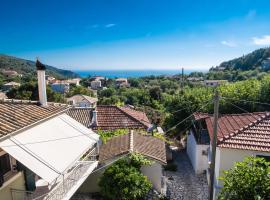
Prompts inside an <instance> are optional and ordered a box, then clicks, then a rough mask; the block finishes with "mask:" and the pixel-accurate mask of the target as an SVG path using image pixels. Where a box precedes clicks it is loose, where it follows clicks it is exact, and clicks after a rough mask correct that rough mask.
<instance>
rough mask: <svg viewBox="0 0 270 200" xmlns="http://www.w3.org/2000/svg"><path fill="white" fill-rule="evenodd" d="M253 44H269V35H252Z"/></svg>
mask: <svg viewBox="0 0 270 200" xmlns="http://www.w3.org/2000/svg"><path fill="white" fill-rule="evenodd" d="M252 40H253V44H255V45H270V35H264V36H262V37H253V38H252Z"/></svg>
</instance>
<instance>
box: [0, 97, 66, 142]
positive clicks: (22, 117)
mask: <svg viewBox="0 0 270 200" xmlns="http://www.w3.org/2000/svg"><path fill="white" fill-rule="evenodd" d="M67 108H68V106H67V105H66V104H54V103H48V106H46V107H42V106H39V105H38V103H37V102H33V101H31V102H30V101H21V100H4V101H1V102H0V137H3V136H5V135H8V134H10V133H12V132H14V131H17V130H19V129H21V128H24V127H27V126H30V125H32V124H33V123H36V122H38V121H41V120H43V119H45V118H47V117H50V116H52V115H54V114H57V113H59V112H61V111H64V110H66V109H67Z"/></svg>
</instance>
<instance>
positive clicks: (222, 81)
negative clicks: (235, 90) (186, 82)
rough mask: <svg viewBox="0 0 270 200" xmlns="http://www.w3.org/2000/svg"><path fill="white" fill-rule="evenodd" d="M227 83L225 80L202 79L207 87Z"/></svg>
mask: <svg viewBox="0 0 270 200" xmlns="http://www.w3.org/2000/svg"><path fill="white" fill-rule="evenodd" d="M226 83H228V81H227V80H204V81H203V82H202V84H203V85H204V86H208V87H216V86H219V85H223V84H226Z"/></svg>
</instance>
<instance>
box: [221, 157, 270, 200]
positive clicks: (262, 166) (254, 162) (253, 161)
mask: <svg viewBox="0 0 270 200" xmlns="http://www.w3.org/2000/svg"><path fill="white" fill-rule="evenodd" d="M220 179H221V180H223V181H224V187H223V188H222V190H221V193H220V195H219V197H218V199H219V200H225V199H226V200H269V199H270V162H267V161H266V160H265V159H264V158H258V157H257V158H256V157H247V158H245V159H244V161H243V162H237V163H236V164H235V166H234V167H233V168H232V169H230V170H228V171H225V172H224V176H223V177H221V178H220Z"/></svg>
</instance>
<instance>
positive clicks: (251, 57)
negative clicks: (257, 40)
mask: <svg viewBox="0 0 270 200" xmlns="http://www.w3.org/2000/svg"><path fill="white" fill-rule="evenodd" d="M269 57H270V47H268V48H261V49H257V50H255V51H253V52H251V53H249V54H247V55H244V56H242V57H240V58H235V59H233V60H229V61H226V62H223V63H221V64H220V65H219V66H218V68H225V69H228V70H236V69H240V70H253V69H256V68H260V67H261V66H262V62H263V61H264V60H266V59H267V58H269Z"/></svg>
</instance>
